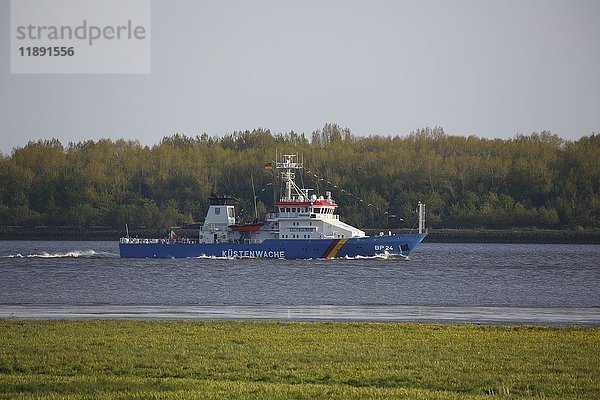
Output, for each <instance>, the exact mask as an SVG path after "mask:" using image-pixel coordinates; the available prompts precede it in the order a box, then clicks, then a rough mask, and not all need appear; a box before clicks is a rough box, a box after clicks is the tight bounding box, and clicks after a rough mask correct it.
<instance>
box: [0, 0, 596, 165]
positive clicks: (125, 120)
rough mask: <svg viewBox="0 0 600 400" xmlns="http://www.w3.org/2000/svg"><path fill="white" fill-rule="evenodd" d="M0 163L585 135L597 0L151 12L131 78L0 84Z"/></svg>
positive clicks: (241, 4)
mask: <svg viewBox="0 0 600 400" xmlns="http://www.w3.org/2000/svg"><path fill="white" fill-rule="evenodd" d="M9 5H10V2H9V1H8V0H0V48H1V49H2V52H1V56H0V151H2V152H4V153H10V151H11V149H12V148H13V147H15V146H22V145H24V144H26V143H27V141H29V140H32V139H33V140H37V139H40V138H52V137H57V138H58V139H60V140H61V141H62V142H63V143H64V144H66V143H67V142H69V141H80V140H86V139H99V138H102V137H109V138H113V139H116V138H128V139H138V140H139V141H140V142H141V143H142V144H148V145H151V144H154V143H157V142H158V141H159V140H160V139H161V138H162V137H163V136H166V135H170V134H172V133H175V132H181V133H184V134H187V135H191V136H193V135H196V134H201V133H203V132H206V133H208V134H210V135H221V134H224V133H230V132H232V131H234V130H245V129H253V128H258V127H263V128H268V129H271V130H272V131H274V132H288V131H290V130H295V131H297V132H304V133H306V134H307V135H308V136H310V133H311V132H312V131H313V130H315V129H318V128H321V127H322V126H323V125H324V124H325V123H327V122H336V123H339V124H340V125H342V126H344V127H348V128H350V129H351V131H352V132H353V133H354V134H358V135H368V134H384V135H394V134H399V135H406V134H408V133H410V132H411V131H412V130H414V129H416V128H419V127H426V126H431V127H433V126H442V127H443V128H444V129H445V131H446V132H447V133H450V134H457V135H470V134H475V135H477V136H482V137H488V138H494V137H500V138H508V137H513V136H514V135H515V134H517V133H525V134H528V133H531V132H534V131H535V132H539V131H542V130H549V131H551V132H553V133H556V134H558V135H560V136H561V137H563V138H567V139H577V138H579V137H581V136H583V135H588V134H591V133H593V132H600V22H599V21H600V1H596V0H592V1H567V0H565V1H551V0H539V1H538V0H518V1H506V0H502V1H500V0H497V1H479V0H477V1H413V2H405V1H379V0H375V1H314V0H308V1H279V0H277V1H275V0H274V1H210V2H208V1H193V0H179V1H157V0H155V1H153V2H152V27H151V38H152V39H151V45H152V64H151V70H152V72H151V73H150V74H146V75H142V74H140V75H125V74H113V75H111V74H105V75H86V74H80V75H75V74H74V75H68V74H66V75H60V74H58V75H50V74H39V75H35V74H32V75H26V74H23V75H20V74H10V59H9V54H8V53H9V52H8V49H9V41H10V38H9V34H10V32H9V31H10V29H9V26H10V13H9Z"/></svg>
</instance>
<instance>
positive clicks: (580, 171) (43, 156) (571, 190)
mask: <svg viewBox="0 0 600 400" xmlns="http://www.w3.org/2000/svg"><path fill="white" fill-rule="evenodd" d="M276 152H279V153H280V154H281V153H282V152H286V153H297V154H299V155H300V156H303V157H304V164H305V173H304V174H302V176H301V177H299V178H298V180H299V181H300V182H303V183H304V185H305V186H306V187H309V188H318V189H319V191H320V192H321V193H324V192H325V191H326V190H329V191H331V192H332V193H333V197H334V198H335V199H336V201H337V202H338V204H339V206H340V207H339V213H340V215H341V217H342V219H343V220H344V221H346V222H348V223H351V224H353V225H357V226H359V227H362V228H390V229H393V228H411V227H413V226H414V223H415V218H416V216H415V213H414V209H415V207H416V204H417V201H422V202H424V203H426V204H427V211H428V226H430V227H433V228H494V229H506V228H523V227H528V228H533V227H537V228H551V229H557V228H568V229H587V228H596V229H597V228H600V135H597V134H592V135H589V136H584V137H582V138H581V139H579V140H576V141H568V140H563V139H561V138H560V137H558V136H556V135H553V134H551V133H549V132H541V133H532V134H530V135H517V136H516V137H514V138H511V139H484V138H479V137H476V136H469V137H463V136H453V135H447V134H445V133H444V131H443V129H441V128H424V129H419V130H416V131H414V132H412V133H411V134H409V135H407V136H391V137H388V136H378V135H372V136H366V137H365V136H356V135H353V134H352V133H351V132H350V130H349V129H344V128H341V127H340V126H338V125H337V124H326V125H325V126H324V127H323V128H322V129H319V130H317V131H315V132H313V133H312V135H311V136H310V137H306V136H305V135H304V134H302V133H296V132H293V131H292V132H289V133H272V132H270V131H269V130H266V129H255V130H252V131H243V132H242V131H240V132H234V133H232V134H227V135H224V136H221V137H211V136H208V135H206V134H203V135H198V136H195V137H189V136H185V135H181V134H174V135H172V136H168V137H165V138H163V139H162V140H161V142H160V143H159V144H156V145H154V146H144V145H141V144H140V143H139V142H137V141H131V140H116V141H113V140H109V139H102V140H98V141H94V140H87V141H82V142H77V143H68V144H67V145H63V144H62V143H61V142H60V141H58V140H56V139H54V140H40V141H31V142H29V143H28V144H27V145H25V146H23V147H17V148H15V149H13V150H12V152H11V154H10V155H4V154H0V182H1V185H0V225H3V226H39V225H44V226H80V227H93V226H110V227H123V226H124V225H125V223H128V224H129V225H130V226H135V227H155V228H162V227H170V226H182V225H186V224H190V223H193V222H197V221H202V220H203V218H204V215H205V213H206V209H207V208H208V204H209V200H208V199H209V197H211V196H212V195H214V194H218V195H229V196H233V197H236V198H238V199H239V206H238V214H239V215H240V216H241V217H242V218H245V219H247V220H252V219H254V218H255V208H254V202H253V197H254V193H255V194H256V197H257V204H258V207H257V209H258V211H259V213H260V214H262V215H264V214H265V213H266V212H267V211H268V210H269V209H270V208H271V207H272V206H273V202H274V199H275V198H276V197H277V196H278V193H280V190H281V187H280V184H281V182H280V180H279V179H278V177H277V175H276V171H275V170H273V171H268V170H265V169H264V165H265V163H266V162H268V161H272V160H273V159H274V158H275V154H276ZM309 171H310V172H309ZM300 178H301V179H300ZM252 182H254V188H253V185H252Z"/></svg>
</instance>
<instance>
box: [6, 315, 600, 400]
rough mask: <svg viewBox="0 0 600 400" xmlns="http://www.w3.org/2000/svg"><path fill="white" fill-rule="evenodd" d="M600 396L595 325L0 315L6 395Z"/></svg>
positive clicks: (599, 330) (599, 336) (599, 334)
mask: <svg viewBox="0 0 600 400" xmlns="http://www.w3.org/2000/svg"><path fill="white" fill-rule="evenodd" d="M490 397H501V398H560V399H570V398H572V399H599V398H600V328H582V327H546V326H502V325H451V324H447V325H446V324H444V325H437V324H405V323H402V324H396V323H341V322H335V323H322V322H318V323H317V322H310V323H301V322H236V321H122V320H109V321H19V320H0V398H2V399H31V398H42V399H63V398H67V399H84V398H90V399H92V398H93V399H126V398H127V399H129V398H134V399H195V398H209V399H210V398H214V399H220V398H253V399H273V398H301V399H312V398H406V399H430V398H436V399H484V398H490Z"/></svg>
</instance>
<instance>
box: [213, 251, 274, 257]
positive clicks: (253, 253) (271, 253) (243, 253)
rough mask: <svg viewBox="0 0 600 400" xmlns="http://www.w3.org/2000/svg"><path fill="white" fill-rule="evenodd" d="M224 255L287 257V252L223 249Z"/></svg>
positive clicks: (222, 254)
mask: <svg viewBox="0 0 600 400" xmlns="http://www.w3.org/2000/svg"><path fill="white" fill-rule="evenodd" d="M221 256H222V257H234V258H236V257H240V258H285V252H284V251H283V250H281V251H273V250H232V249H228V250H222V251H221Z"/></svg>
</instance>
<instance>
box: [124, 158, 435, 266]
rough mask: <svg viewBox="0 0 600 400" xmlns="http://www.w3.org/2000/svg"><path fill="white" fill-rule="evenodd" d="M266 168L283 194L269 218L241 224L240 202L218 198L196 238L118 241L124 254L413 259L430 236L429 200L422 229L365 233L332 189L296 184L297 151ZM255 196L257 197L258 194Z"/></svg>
mask: <svg viewBox="0 0 600 400" xmlns="http://www.w3.org/2000/svg"><path fill="white" fill-rule="evenodd" d="M265 168H267V169H273V168H275V169H276V170H277V171H279V175H276V176H280V179H281V182H282V187H283V190H282V196H281V197H280V199H279V201H277V202H275V205H274V206H275V207H274V209H273V212H270V213H268V214H267V215H266V217H265V218H264V221H262V222H258V221H254V222H252V223H241V222H239V221H237V220H236V209H235V205H236V201H235V199H234V198H231V197H227V196H213V197H211V198H210V199H209V201H210V203H209V208H208V211H207V214H206V218H205V220H204V223H203V224H202V225H201V226H200V227H199V229H198V235H197V236H195V237H193V238H180V237H177V236H176V235H175V233H174V232H172V231H171V235H169V237H167V238H161V239H141V238H131V237H130V236H129V233H127V236H126V237H123V238H121V239H120V240H119V252H120V255H121V257H134V258H192V257H196V258H204V257H206V258H258V259H319V258H376V257H382V258H390V257H391V258H394V257H398V258H408V256H409V254H410V253H411V252H412V251H413V250H415V248H417V246H418V245H419V244H420V243H421V241H422V240H423V239H424V238H425V237H426V236H427V230H426V229H425V204H423V203H421V202H419V203H418V208H417V210H416V211H417V214H418V222H417V223H418V228H417V229H416V230H413V231H412V232H410V233H398V234H393V233H392V232H391V231H388V233H387V234H386V233H384V232H380V233H379V235H373V236H368V235H366V233H365V231H363V230H361V229H358V228H355V227H354V226H351V225H349V224H347V223H345V222H342V221H341V220H340V218H339V215H338V214H337V213H336V210H337V208H338V205H337V203H336V202H335V200H334V199H333V198H332V194H331V192H330V191H326V192H325V195H324V196H322V195H321V196H318V195H316V194H311V193H310V192H311V191H312V189H305V188H301V187H299V186H298V185H297V184H296V180H295V178H296V174H297V173H298V171H300V170H303V168H304V162H303V160H301V159H299V157H298V155H297V154H282V155H281V158H279V159H278V160H276V161H274V162H269V163H267V164H266V166H265ZM255 199H256V197H255Z"/></svg>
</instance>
